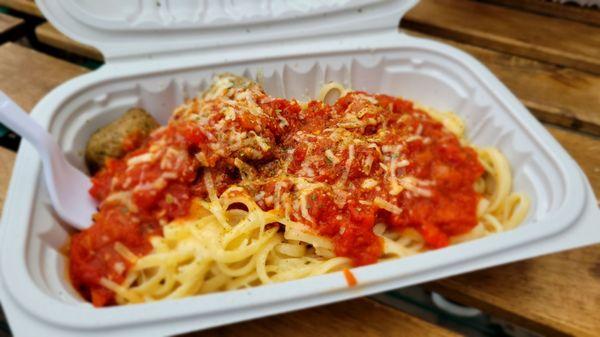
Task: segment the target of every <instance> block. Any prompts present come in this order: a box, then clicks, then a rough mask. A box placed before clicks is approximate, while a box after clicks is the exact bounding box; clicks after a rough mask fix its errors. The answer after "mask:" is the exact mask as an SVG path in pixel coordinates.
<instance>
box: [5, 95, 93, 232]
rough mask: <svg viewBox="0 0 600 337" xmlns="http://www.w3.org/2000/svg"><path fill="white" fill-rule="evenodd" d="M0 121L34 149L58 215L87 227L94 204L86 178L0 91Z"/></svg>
mask: <svg viewBox="0 0 600 337" xmlns="http://www.w3.org/2000/svg"><path fill="white" fill-rule="evenodd" d="M0 122H2V123H3V124H4V125H6V126H7V127H8V128H10V129H11V130H13V131H14V132H16V133H18V134H19V135H20V136H21V137H22V138H23V139H25V140H27V141H28V142H29V143H30V144H31V145H33V147H35V149H36V150H37V152H38V154H39V156H40V157H41V159H42V164H43V168H44V178H45V180H46V187H47V188H48V192H49V194H50V200H51V201H52V206H53V207H54V209H55V211H56V213H57V214H58V216H59V217H60V218H62V219H63V220H64V221H65V222H67V223H68V224H69V225H71V226H73V227H75V228H77V229H85V228H88V227H90V225H91V224H92V215H93V214H94V213H95V212H96V206H97V203H96V201H95V200H94V199H93V198H92V197H91V196H90V194H89V193H88V190H89V189H90V187H91V186H92V184H91V181H90V178H89V177H88V176H87V175H85V174H84V173H83V172H81V171H80V170H78V169H76V168H75V167H73V165H71V164H69V162H68V161H67V158H66V157H65V154H64V153H63V151H62V150H61V149H60V147H59V146H58V144H57V143H56V141H55V140H54V138H52V136H51V135H50V133H48V131H46V130H44V128H42V127H41V126H40V125H39V124H38V123H37V122H36V121H35V120H34V119H33V118H31V117H30V116H29V115H28V114H27V113H26V112H25V111H23V109H21V107H19V106H18V105H17V104H16V103H15V102H13V101H12V100H11V99H10V98H9V97H8V96H7V95H6V94H5V93H3V92H2V91H0Z"/></svg>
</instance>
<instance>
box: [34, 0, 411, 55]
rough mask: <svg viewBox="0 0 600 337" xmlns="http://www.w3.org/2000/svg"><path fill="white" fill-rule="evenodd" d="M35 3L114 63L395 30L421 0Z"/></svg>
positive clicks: (87, 0) (81, 0)
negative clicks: (403, 17)
mask: <svg viewBox="0 0 600 337" xmlns="http://www.w3.org/2000/svg"><path fill="white" fill-rule="evenodd" d="M36 2H37V4H38V6H39V8H40V10H41V11H42V12H43V14H44V16H45V17H46V18H48V20H49V21H50V22H52V24H53V25H55V26H56V28H57V29H58V30H60V31H61V32H62V33H64V34H65V35H67V36H69V37H70V38H72V39H74V40H77V41H79V42H81V43H85V44H88V45H91V46H94V47H96V48H98V49H99V50H100V51H101V52H102V54H103V55H104V57H105V59H106V60H107V61H111V60H113V59H125V58H127V59H131V58H154V57H160V56H164V55H169V54H171V55H172V54H183V53H198V54H200V53H199V52H200V51H202V50H208V49H218V48H224V47H235V46H246V48H247V50H250V49H253V48H258V47H259V46H260V48H269V47H277V46H278V45H280V44H282V43H285V42H286V41H289V40H292V39H315V38H319V37H327V38H329V39H332V37H333V36H335V35H339V36H342V35H343V36H351V35H352V33H359V32H360V33H365V32H371V31H378V30H386V31H393V30H395V29H396V27H397V26H398V22H399V20H400V18H401V17H402V16H403V15H404V13H406V12H407V11H408V10H409V9H410V8H411V7H413V6H414V5H415V4H416V3H417V2H418V0H312V1H305V0H279V1H272V0H255V1H245V0H230V1H222V0H204V1H196V0H139V1H120V0H104V1H96V0H61V1H49V0H37V1H36Z"/></svg>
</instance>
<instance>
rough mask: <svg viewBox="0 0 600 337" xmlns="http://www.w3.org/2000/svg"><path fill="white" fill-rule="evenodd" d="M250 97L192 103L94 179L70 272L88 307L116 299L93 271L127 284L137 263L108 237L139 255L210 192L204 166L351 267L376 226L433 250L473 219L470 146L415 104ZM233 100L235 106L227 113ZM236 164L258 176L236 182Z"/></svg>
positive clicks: (476, 171)
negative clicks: (283, 213) (416, 236)
mask: <svg viewBox="0 0 600 337" xmlns="http://www.w3.org/2000/svg"><path fill="white" fill-rule="evenodd" d="M239 92H240V90H238V93H239ZM250 95H251V99H252V102H250V103H255V104H256V106H257V107H258V108H259V109H260V110H256V109H255V107H254V106H253V105H250V107H248V104H249V103H247V101H248V100H249V99H248V95H245V96H243V97H244V99H238V98H237V96H231V97H229V100H220V99H218V98H217V99H214V100H210V101H204V102H202V101H199V100H194V101H192V102H190V103H188V104H187V110H186V111H183V112H182V111H176V113H175V114H174V116H173V117H172V119H171V121H170V122H169V124H168V125H167V126H166V127H163V128H160V129H158V130H157V131H155V132H153V133H152V134H151V135H150V137H149V138H148V139H146V140H145V141H144V142H143V143H142V144H141V146H140V147H138V148H137V149H135V150H133V151H131V152H129V153H128V154H127V155H126V156H125V157H124V158H122V159H111V160H108V161H107V164H106V166H105V168H103V169H102V170H101V171H100V172H98V173H97V174H96V175H95V176H94V177H93V178H92V182H93V187H92V188H91V190H90V193H91V195H92V196H93V197H94V198H96V199H97V200H98V201H99V202H100V207H99V211H98V213H96V214H95V216H94V219H93V221H94V224H93V226H92V227H91V228H89V229H87V230H85V231H82V232H80V233H77V234H75V235H74V236H73V237H72V240H71V245H70V270H69V273H70V278H71V280H72V283H73V285H74V287H75V288H76V289H77V290H78V291H79V292H80V293H81V294H82V295H83V296H84V297H85V298H87V299H89V300H91V301H92V303H93V304H94V305H95V306H105V305H110V304H113V303H114V294H113V293H112V292H111V291H109V290H107V289H106V288H104V287H103V286H102V285H101V284H100V280H101V279H102V278H107V279H109V280H112V281H113V282H116V283H120V282H123V280H124V278H125V276H126V274H127V270H128V269H129V268H130V267H131V266H132V264H133V263H134V261H129V260H128V259H127V258H125V257H124V256H122V255H121V254H120V253H119V252H118V251H117V250H116V249H115V244H117V243H118V244H121V245H123V246H125V247H127V248H128V249H129V250H130V251H131V252H132V253H133V254H134V255H136V256H143V255H144V254H147V253H148V252H149V251H150V250H151V248H152V247H151V245H150V242H149V238H150V237H151V236H154V235H161V233H162V230H161V228H162V226H163V225H165V224H167V223H168V222H170V221H171V220H173V219H175V218H178V217H182V216H185V215H186V214H187V213H188V211H189V207H190V203H191V200H192V199H193V198H196V197H199V198H206V196H207V192H206V187H205V185H204V183H203V179H202V177H203V174H204V172H205V170H206V169H207V168H210V169H211V173H212V177H213V181H214V184H215V187H216V189H217V191H218V193H221V192H222V191H223V190H225V189H226V188H227V187H228V186H230V185H232V184H238V185H240V186H243V187H245V188H246V189H247V190H248V192H249V193H250V194H251V195H253V196H254V197H255V200H257V203H258V204H259V206H260V207H261V208H263V209H265V210H269V209H273V208H276V207H282V208H284V207H288V206H289V207H288V208H287V210H288V211H289V212H290V214H289V216H290V217H291V219H292V220H295V221H299V222H302V223H304V224H306V225H307V226H309V227H310V228H312V229H313V230H314V231H315V232H316V233H318V234H320V235H322V236H325V237H327V238H330V239H331V240H332V241H333V243H334V247H335V253H336V255H338V256H347V257H349V258H351V259H352V261H353V263H354V264H355V265H364V264H370V263H374V262H376V261H377V260H378V259H379V258H380V257H381V256H382V254H383V244H382V241H381V239H380V238H379V237H378V236H377V235H376V234H374V233H373V227H374V226H375V224H377V223H384V224H387V226H388V228H389V229H392V230H399V231H401V230H404V229H408V228H412V229H415V230H416V231H418V232H419V233H420V234H421V235H422V237H423V239H424V241H425V244H426V245H427V247H429V248H440V247H444V246H446V245H448V243H449V238H450V237H451V236H453V235H458V234H462V233H465V232H468V231H469V230H471V229H472V228H473V227H474V226H475V225H476V224H477V217H476V208H477V203H478V201H479V198H480V195H479V194H478V193H476V192H475V190H474V187H473V185H474V183H475V181H476V180H477V179H479V178H480V177H481V175H482V174H483V167H482V166H481V165H480V163H479V161H478V159H477V154H476V153H475V151H474V150H473V149H472V148H470V147H468V146H464V145H462V144H461V142H460V140H459V139H458V138H457V137H456V136H454V135H453V134H451V133H450V132H448V131H447V130H446V129H444V128H443V126H442V124H441V123H440V122H438V121H436V120H434V119H432V118H431V117H430V116H429V115H428V114H427V113H425V112H424V111H421V110H419V109H416V108H415V107H414V106H413V105H412V103H411V102H409V101H406V100H402V99H399V98H394V97H390V96H385V95H370V94H366V93H361V92H353V93H350V94H348V95H346V96H344V97H342V98H340V99H339V100H338V101H337V102H336V103H335V104H333V105H326V104H324V103H321V102H317V101H313V102H309V103H308V104H306V106H304V107H303V106H301V105H300V104H299V103H298V102H297V101H295V100H285V99H274V98H271V97H269V96H267V95H266V94H264V92H262V91H258V92H257V91H250ZM232 101H236V102H242V103H240V104H241V105H240V106H236V107H234V109H233V110H232V109H230V106H231V104H233V103H231V102H232ZM256 111H259V112H260V113H257V112H256ZM190 116H191V117H190ZM203 116H206V118H204V117H203ZM136 142H137V141H136ZM131 143H132V142H129V143H128V146H131ZM236 159H237V160H238V161H236ZM239 161H243V162H244V163H245V164H247V165H245V167H247V168H244V170H249V172H250V173H251V175H252V177H253V178H254V179H250V180H248V179H242V175H243V174H242V172H240V170H241V168H240V166H239ZM249 172H243V173H244V174H248V173H249Z"/></svg>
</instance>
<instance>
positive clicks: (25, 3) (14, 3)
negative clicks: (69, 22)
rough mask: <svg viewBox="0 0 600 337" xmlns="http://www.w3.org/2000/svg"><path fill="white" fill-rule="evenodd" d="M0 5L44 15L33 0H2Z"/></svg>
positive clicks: (40, 15) (18, 10) (31, 13)
mask: <svg viewBox="0 0 600 337" xmlns="http://www.w3.org/2000/svg"><path fill="white" fill-rule="evenodd" d="M0 6H4V7H8V8H10V9H12V10H15V11H17V12H22V13H26V14H29V15H33V16H37V17H40V18H43V17H44V16H43V14H42V12H40V10H39V8H38V7H37V5H36V4H35V2H34V1H33V0H0Z"/></svg>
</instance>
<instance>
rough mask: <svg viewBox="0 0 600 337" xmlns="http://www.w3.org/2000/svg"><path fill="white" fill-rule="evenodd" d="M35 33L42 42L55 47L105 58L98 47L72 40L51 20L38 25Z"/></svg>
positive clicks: (99, 58)
mask: <svg viewBox="0 0 600 337" xmlns="http://www.w3.org/2000/svg"><path fill="white" fill-rule="evenodd" d="M35 35H36V36H37V38H38V40H39V41H40V42H42V43H45V44H47V45H49V46H52V47H54V48H57V49H61V50H66V51H68V52H71V53H73V54H77V55H81V56H85V57H88V58H91V59H93V60H98V61H102V60H103V57H102V54H100V52H99V51H98V50H97V49H96V48H94V47H91V46H88V45H85V44H82V43H79V42H77V41H74V40H72V39H71V38H69V37H68V36H66V35H64V34H63V33H61V32H59V31H58V30H57V29H56V28H54V26H53V25H52V24H51V23H49V22H45V23H43V24H41V25H39V26H37V27H36V28H35Z"/></svg>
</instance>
